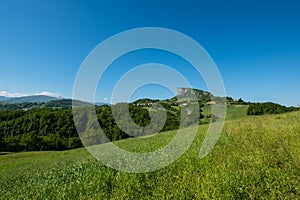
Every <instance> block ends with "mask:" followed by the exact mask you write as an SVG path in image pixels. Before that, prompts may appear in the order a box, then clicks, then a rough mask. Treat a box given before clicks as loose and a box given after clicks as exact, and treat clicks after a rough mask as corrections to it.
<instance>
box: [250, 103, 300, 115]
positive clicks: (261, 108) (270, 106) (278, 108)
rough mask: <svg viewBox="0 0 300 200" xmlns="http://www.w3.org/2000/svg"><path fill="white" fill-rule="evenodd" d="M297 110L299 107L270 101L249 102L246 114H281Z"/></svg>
mask: <svg viewBox="0 0 300 200" xmlns="http://www.w3.org/2000/svg"><path fill="white" fill-rule="evenodd" d="M298 110H299V108H297V107H286V106H282V105H280V104H276V103H272V102H267V103H251V104H250V105H249V107H248V110H247V115H264V114H281V113H286V112H292V111H298Z"/></svg>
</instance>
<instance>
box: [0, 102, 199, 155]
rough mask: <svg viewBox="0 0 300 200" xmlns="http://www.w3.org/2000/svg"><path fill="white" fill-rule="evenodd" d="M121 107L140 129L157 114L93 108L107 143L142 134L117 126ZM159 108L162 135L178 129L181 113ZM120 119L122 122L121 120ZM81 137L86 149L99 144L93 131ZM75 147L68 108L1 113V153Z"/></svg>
mask: <svg viewBox="0 0 300 200" xmlns="http://www.w3.org/2000/svg"><path fill="white" fill-rule="evenodd" d="M124 105H126V106H129V113H130V117H131V118H132V120H133V122H135V123H136V124H137V125H139V126H142V127H144V126H147V125H148V124H150V121H151V118H150V116H151V114H152V113H151V112H160V111H159V110H151V109H149V107H141V106H137V105H135V104H134V103H132V104H117V105H114V106H107V105H106V106H96V115H97V120H98V122H99V124H100V126H101V129H102V130H103V132H104V133H105V135H106V137H107V138H108V139H109V140H110V141H115V140H120V139H124V138H129V137H132V135H134V136H140V135H142V133H135V132H134V131H135V129H132V130H129V131H130V133H131V135H127V134H126V133H125V132H124V131H122V130H121V129H120V128H119V126H118V125H117V124H116V121H115V119H114V116H113V113H112V108H115V109H122V107H124ZM161 106H163V107H164V108H165V110H166V122H165V124H164V126H163V127H162V129H161V131H167V130H174V129H177V128H178V126H179V124H180V120H182V119H181V115H180V112H181V111H180V109H175V108H174V107H172V106H170V105H168V104H166V103H162V105H161ZM200 111H201V109H200ZM118 113H119V114H120V113H121V115H122V113H123V112H122V110H121V112H118ZM155 116H156V117H155V118H154V119H155V120H157V121H158V122H159V121H161V120H162V119H160V118H159V116H163V115H161V114H159V113H156V115H155ZM200 116H201V117H203V116H202V115H200ZM119 117H120V118H122V116H119ZM75 120H76V119H75ZM79 120H81V119H79ZM197 122H199V119H197ZM76 123H77V124H78V123H80V122H76ZM121 123H123V125H124V124H125V125H126V122H122V121H121ZM185 123H187V125H188V124H192V123H195V122H188V121H185ZM153 124H159V123H153ZM119 125H120V124H119ZM156 129H157V127H155V126H152V127H151V126H150V132H151V130H153V131H154V132H155V130H156ZM84 134H85V136H88V137H89V138H90V140H85V143H86V144H85V145H93V144H99V141H97V139H96V141H95V137H94V139H93V137H92V135H93V134H94V135H96V134H97V133H95V130H94V129H93V128H90V127H85V130H84ZM78 147H82V143H81V140H80V139H79V136H78V133H77V130H76V128H75V125H74V120H73V114H72V109H71V108H38V109H29V110H5V111H1V112H0V151H12V152H16V151H37V150H64V149H73V148H78Z"/></svg>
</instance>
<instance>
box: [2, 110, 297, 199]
mask: <svg viewBox="0 0 300 200" xmlns="http://www.w3.org/2000/svg"><path fill="white" fill-rule="evenodd" d="M205 109H207V110H205ZM205 109H204V112H209V110H208V108H205ZM246 109H247V108H246V107H236V106H233V107H229V109H228V116H227V119H226V123H225V127H224V130H223V132H222V134H221V137H220V139H219V141H218V143H217V145H216V146H215V148H214V149H213V150H212V152H211V153H210V154H209V155H208V156H207V157H205V158H204V159H200V158H199V157H198V155H199V151H200V147H201V143H202V140H203V139H204V136H205V133H206V130H207V128H208V125H201V126H200V127H199V130H198V134H197V136H196V138H195V140H194V142H193V144H192V145H191V147H190V148H189V150H188V151H187V152H186V153H185V154H184V155H183V156H182V157H181V158H180V159H178V160H177V161H176V162H174V163H172V164H171V165H169V166H168V167H166V168H163V169H160V170H158V171H155V172H150V173H144V174H133V173H125V172H120V171H117V170H114V169H111V168H109V167H106V166H104V165H103V164H101V163H100V162H98V161H97V160H96V159H95V158H93V157H92V156H91V155H90V154H89V153H88V152H87V150H86V149H84V148H82V149H75V150H69V151H59V152H56V151H51V152H21V153H13V154H9V153H7V154H6V153H3V155H0V199H300V192H299V191H300V186H299V185H300V112H292V113H287V114H281V115H265V116H246ZM174 134H175V131H169V132H165V133H161V134H157V135H155V136H153V137H150V138H138V139H128V140H122V141H117V142H115V144H117V145H118V146H120V147H121V148H124V149H126V150H129V151H133V152H148V151H152V150H154V149H157V148H160V147H162V146H164V145H166V144H167V143H168V142H169V141H170V140H171V139H172V138H173V137H174ZM186 134H189V132H188V129H187V133H186Z"/></svg>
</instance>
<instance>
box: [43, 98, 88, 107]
mask: <svg viewBox="0 0 300 200" xmlns="http://www.w3.org/2000/svg"><path fill="white" fill-rule="evenodd" d="M72 103H74V105H75V106H82V105H91V104H89V103H87V102H84V101H80V100H72V99H59V100H54V101H50V102H46V103H44V105H43V107H46V108H71V107H72Z"/></svg>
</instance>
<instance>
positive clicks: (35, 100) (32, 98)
mask: <svg viewBox="0 0 300 200" xmlns="http://www.w3.org/2000/svg"><path fill="white" fill-rule="evenodd" d="M53 100H58V98H56V97H51V96H46V95H33V96H25V97H15V98H8V99H5V98H4V99H3V100H1V99H0V101H1V102H3V103H10V104H13V103H39V102H49V101H53Z"/></svg>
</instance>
